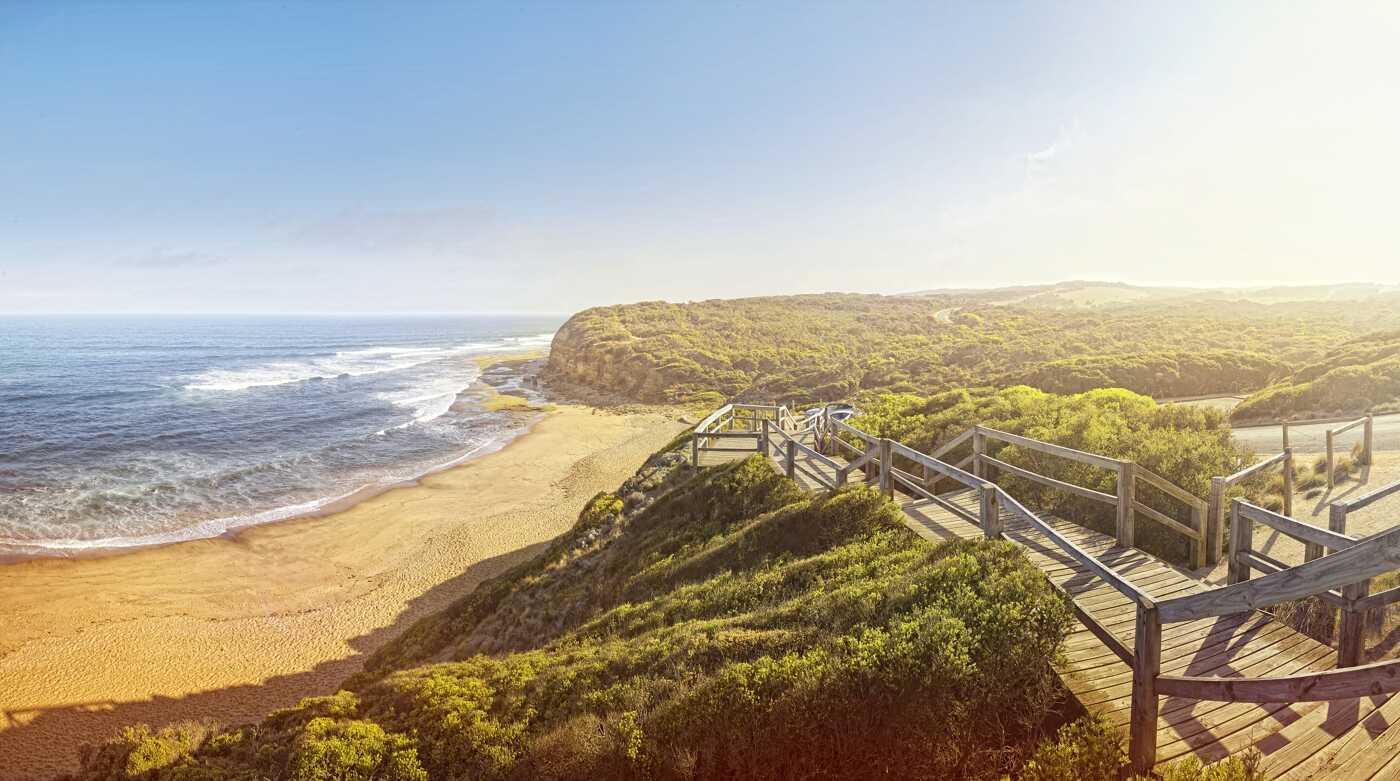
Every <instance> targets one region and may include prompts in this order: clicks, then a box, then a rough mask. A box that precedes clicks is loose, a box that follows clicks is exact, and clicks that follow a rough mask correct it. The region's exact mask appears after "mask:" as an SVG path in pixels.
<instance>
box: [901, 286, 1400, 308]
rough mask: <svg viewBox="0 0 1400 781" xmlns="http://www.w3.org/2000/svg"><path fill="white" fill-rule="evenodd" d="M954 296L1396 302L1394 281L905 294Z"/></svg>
mask: <svg viewBox="0 0 1400 781" xmlns="http://www.w3.org/2000/svg"><path fill="white" fill-rule="evenodd" d="M906 295H909V296H916V297H936V298H941V299H952V300H956V301H958V302H960V303H963V304H964V305H969V306H971V305H982V306H989V305H1012V304H1014V305H1016V306H1022V307H1032V308H1043V309H1094V308H1108V307H1115V306H1121V305H1131V304H1143V303H1178V304H1184V303H1189V302H1192V301H1215V302H1219V301H1247V302H1250V303H1255V304H1282V303H1299V302H1339V301H1362V300H1375V299H1378V298H1381V297H1391V298H1393V299H1395V300H1396V301H1400V285H1382V284H1373V283H1346V284H1338V285H1296V286H1288V285H1279V286H1271V287H1241V288H1201V287H1152V286H1143V285H1129V284H1125V283H1121V282H1095V281H1090V280H1070V281H1067V282H1056V283H1054V284H1049V285H1018V286H1013V287H1000V288H937V289H933V290H921V291H917V292H913V293H907V294H906Z"/></svg>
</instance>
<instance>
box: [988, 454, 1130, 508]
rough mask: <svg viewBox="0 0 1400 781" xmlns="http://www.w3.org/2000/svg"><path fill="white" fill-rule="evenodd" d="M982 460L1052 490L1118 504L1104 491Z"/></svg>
mask: <svg viewBox="0 0 1400 781" xmlns="http://www.w3.org/2000/svg"><path fill="white" fill-rule="evenodd" d="M981 460H982V463H984V464H987V465H990V466H994V467H996V468H997V469H1000V470H1001V471H1003V472H1007V473H1009V474H1011V475H1013V476H1015V477H1019V478H1021V479H1023V480H1030V481H1032V482H1036V483H1041V484H1044V485H1048V486H1050V487H1051V488H1058V489H1060V490H1061V491H1065V492H1067V493H1071V494H1075V495H1076V496H1082V497H1084V498H1085V499H1093V500H1094V501H1096V502H1104V503H1105V504H1117V503H1118V497H1117V496H1114V495H1113V494H1106V493H1104V492H1103V491H1095V490H1094V489H1092V488H1085V487H1084V486H1082V485H1075V484H1074V483H1067V482H1065V481H1064V480H1056V479H1055V478H1053V477H1046V476H1045V475H1042V474H1037V473H1035V472H1032V471H1031V470H1029V469H1022V468H1021V467H1019V466H1016V465H1014V464H1008V463H1006V462H1005V461H1002V460H1000V459H996V458H992V457H991V456H988V455H983V456H982V457H981Z"/></svg>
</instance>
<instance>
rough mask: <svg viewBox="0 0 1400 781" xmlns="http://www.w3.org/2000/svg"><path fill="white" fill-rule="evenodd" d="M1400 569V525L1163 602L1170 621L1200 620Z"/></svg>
mask: <svg viewBox="0 0 1400 781" xmlns="http://www.w3.org/2000/svg"><path fill="white" fill-rule="evenodd" d="M1397 567H1400V527H1396V528H1393V529H1390V530H1388V531H1384V532H1381V533H1380V534H1377V535H1375V536H1374V537H1370V538H1368V539H1365V540H1362V541H1360V542H1357V543H1356V544H1354V545H1352V546H1351V547H1350V548H1347V549H1346V550H1342V551H1337V552H1336V553H1332V554H1329V555H1326V556H1323V557H1322V558H1319V559H1313V560H1312V561H1309V562H1305V563H1303V564H1299V565H1298V566H1296V567H1291V568H1289V569H1286V570H1284V571H1282V572H1275V573H1273V574H1270V575H1265V576H1263V577H1261V578H1255V579H1254V580H1248V581H1242V582H1240V583H1235V584H1233V585H1229V586H1225V587H1224V588H1217V589H1212V590H1210V591H1202V592H1200V593H1198V594H1190V595H1188V596H1184V597H1177V598H1175V599H1169V600H1167V601H1165V602H1163V603H1162V604H1161V606H1160V614H1161V619H1162V621H1163V622H1164V623H1168V622H1174V621H1194V620H1196V619H1198V618H1210V617H1213V616H1224V615H1229V614H1231V613H1240V612H1244V611H1248V610H1255V609H1258V608H1260V607H1264V606H1266V605H1272V604H1275V603H1278V602H1283V601H1285V600H1289V599H1301V598H1302V597H1306V596H1311V595H1313V594H1316V593H1318V592H1320V591H1327V590H1328V589H1332V588H1335V587H1337V586H1346V585H1349V584H1353V583H1358V582H1360V581H1363V580H1367V579H1369V578H1372V577H1375V576H1376V575H1381V574H1384V573H1386V572H1389V571H1390V570H1393V569H1395V568H1397Z"/></svg>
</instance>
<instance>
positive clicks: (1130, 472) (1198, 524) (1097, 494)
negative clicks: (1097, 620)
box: [838, 426, 1206, 567]
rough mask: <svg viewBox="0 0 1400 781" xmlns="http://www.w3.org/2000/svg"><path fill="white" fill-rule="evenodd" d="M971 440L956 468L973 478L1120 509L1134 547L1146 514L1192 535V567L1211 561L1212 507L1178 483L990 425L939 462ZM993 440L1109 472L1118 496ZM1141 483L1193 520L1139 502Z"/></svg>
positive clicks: (954, 443) (1124, 536)
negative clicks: (1020, 460)
mask: <svg viewBox="0 0 1400 781" xmlns="http://www.w3.org/2000/svg"><path fill="white" fill-rule="evenodd" d="M844 429H845V430H849V431H854V430H855V429H852V428H851V427H849V426H845V427H844ZM838 441H839V440H838ZM969 441H970V442H971V443H972V448H971V450H972V452H971V454H970V455H968V456H967V457H966V458H964V459H962V460H961V461H958V462H957V463H956V464H955V466H957V467H958V468H971V470H972V472H973V474H974V475H975V476H976V477H978V478H983V477H985V476H986V475H987V472H988V470H989V469H995V470H997V471H998V472H1000V473H1002V474H1005V475H1010V476H1012V477H1019V478H1021V479H1023V480H1028V481H1031V482H1034V483H1038V484H1040V485H1044V486H1048V487H1050V488H1053V489H1055V490H1058V491H1061V492H1064V493H1068V494H1072V495H1074V496H1079V497H1082V498H1085V499H1089V500H1091V501H1096V502H1100V503H1102V504H1106V505H1110V506H1113V507H1114V508H1115V510H1116V521H1115V525H1114V526H1115V528H1114V536H1115V538H1116V539H1117V540H1118V543H1119V544H1120V545H1123V546H1125V547H1133V546H1134V545H1135V544H1136V541H1137V524H1136V517H1137V516H1138V515H1142V516H1145V517H1147V518H1150V519H1151V520H1153V521H1154V522H1156V523H1158V524H1161V525H1162V526H1163V527H1164V528H1166V529H1169V530H1171V531H1173V532H1175V533H1177V534H1180V535H1182V536H1184V537H1186V539H1187V541H1188V545H1189V551H1188V554H1187V555H1188V559H1189V561H1190V563H1191V566H1192V567H1200V566H1201V565H1202V564H1203V563H1204V562H1205V556H1206V545H1205V544H1204V542H1205V534H1206V532H1205V528H1204V519H1205V514H1206V503H1205V502H1204V501H1202V500H1201V499H1200V497H1197V496H1195V495H1194V494H1192V493H1191V492H1189V491H1187V490H1185V489H1183V488H1181V487H1180V486H1177V485H1175V484H1174V483H1172V482H1171V481H1169V480H1167V479H1166V478H1164V477H1162V476H1161V475H1158V474H1156V473H1155V472H1152V471H1151V470H1149V469H1147V468H1146V467H1143V466H1141V465H1139V464H1136V463H1134V462H1132V461H1128V460H1124V459H1118V458H1109V457H1108V456H1101V455H1098V454H1097V453H1088V452H1085V451H1083V450H1076V449H1074V448H1071V447H1065V446H1063V445H1056V444H1053V443H1050V442H1043V441H1041V440H1038V439H1032V438H1030V437H1025V436H1021V435H1019V434H1012V433H1009V432H1006V431H999V430H997V429H994V428H989V427H987V426H973V427H972V428H970V429H968V430H967V431H965V432H963V433H962V434H959V435H958V436H956V437H953V438H952V439H950V440H949V441H947V442H945V443H944V444H943V445H942V446H940V447H939V448H938V449H937V450H935V451H934V452H933V454H932V457H933V458H935V459H937V458H942V457H944V456H945V455H947V454H948V453H951V452H953V451H955V450H956V449H957V448H959V447H961V446H962V445H964V444H966V443H968V442H969ZM989 442H1000V443H1003V444H1007V445H1015V446H1017V447H1019V448H1021V449H1022V450H1028V451H1032V452H1037V453H1043V454H1046V455H1051V456H1056V457H1059V458H1062V459H1066V460H1069V461H1075V462H1078V463H1082V464H1087V465H1089V466H1094V467H1098V468H1101V469H1105V470H1108V471H1109V472H1112V473H1113V474H1114V475H1115V476H1116V478H1117V480H1116V484H1115V486H1116V487H1115V489H1114V490H1115V492H1114V493H1111V494H1110V493H1106V492H1104V491H1099V490H1097V489H1094V488H1088V487H1085V486H1082V485H1076V484H1074V483H1070V482H1066V481H1064V480H1059V479H1056V478H1053V477H1050V476H1048V475H1043V474H1040V473H1037V472H1034V471H1032V470H1030V469H1027V468H1025V467H1021V466H1017V465H1015V464H1011V463H1008V462H1007V461H1004V460H1002V459H999V458H995V457H993V456H991V455H990V454H989V453H988V443H989ZM939 479H941V476H934V478H933V480H932V481H931V482H929V483H926V485H925V487H926V488H929V489H930V490H932V488H933V486H934V484H936V482H937V481H938V480H939ZM1140 484H1146V485H1150V486H1151V487H1152V488H1154V489H1156V490H1157V491H1159V492H1160V493H1162V494H1163V495H1165V496H1167V497H1168V498H1170V499H1173V500H1175V501H1176V502H1179V503H1181V504H1182V505H1184V509H1185V513H1184V514H1185V515H1186V516H1187V517H1188V518H1189V520H1188V521H1186V522H1182V521H1180V520H1178V519H1176V518H1174V517H1172V516H1171V515H1169V514H1168V513H1166V512H1163V511H1161V510H1158V509H1156V508H1154V507H1152V506H1150V505H1148V504H1146V503H1144V502H1143V501H1141V500H1140V499H1139V498H1138V487H1139V485H1140Z"/></svg>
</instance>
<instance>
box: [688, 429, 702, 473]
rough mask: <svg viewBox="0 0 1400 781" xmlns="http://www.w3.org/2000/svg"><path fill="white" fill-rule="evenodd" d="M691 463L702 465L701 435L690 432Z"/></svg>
mask: <svg viewBox="0 0 1400 781" xmlns="http://www.w3.org/2000/svg"><path fill="white" fill-rule="evenodd" d="M690 465H691V466H700V435H699V434H696V433H695V432H693V431H692V432H691V433H690Z"/></svg>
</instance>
